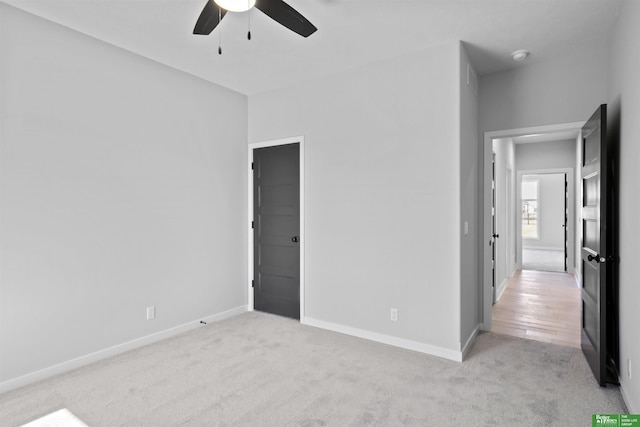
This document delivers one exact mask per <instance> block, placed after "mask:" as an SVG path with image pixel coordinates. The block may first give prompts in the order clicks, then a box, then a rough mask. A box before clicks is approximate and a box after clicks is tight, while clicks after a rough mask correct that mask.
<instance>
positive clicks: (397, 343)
mask: <svg viewBox="0 0 640 427" xmlns="http://www.w3.org/2000/svg"><path fill="white" fill-rule="evenodd" d="M302 324H304V325H308V326H313V327H315V328H320V329H326V330H328V331H333V332H339V333H341V334H345V335H350V336H353V337H358V338H363V339H365V340H369V341H374V342H379V343H382V344H387V345H392V346H394V347H399V348H404V349H407V350H413V351H417V352H420V353H425V354H429V355H431V356H438V357H442V358H443V359H448V360H453V361H454V362H462V352H461V351H456V350H451V349H448V348H444V347H438V346H434V345H430V344H425V343H421V342H418V341H413V340H408V339H404V338H398V337H393V336H391V335H385V334H380V333H377V332H371V331H366V330H364V329H358V328H353V327H351V326H344V325H339V324H337V323H331V322H325V321H324V320H318V319H312V318H310V317H305V318H304V320H303V321H302Z"/></svg>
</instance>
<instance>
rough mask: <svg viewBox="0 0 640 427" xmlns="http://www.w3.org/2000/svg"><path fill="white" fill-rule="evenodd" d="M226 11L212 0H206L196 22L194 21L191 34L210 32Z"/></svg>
mask: <svg viewBox="0 0 640 427" xmlns="http://www.w3.org/2000/svg"><path fill="white" fill-rule="evenodd" d="M226 13H227V11H226V10H224V9H222V8H221V7H219V6H218V5H217V4H215V3H214V2H213V0H207V3H206V4H205V5H204V9H202V12H201V13H200V17H199V18H198V22H196V26H195V28H194V29H193V34H202V35H205V36H206V35H207V34H211V31H213V29H214V28H216V26H217V25H218V23H219V22H220V21H221V20H222V18H224V15H225V14H226Z"/></svg>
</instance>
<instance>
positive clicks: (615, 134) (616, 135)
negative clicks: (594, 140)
mask: <svg viewBox="0 0 640 427" xmlns="http://www.w3.org/2000/svg"><path fill="white" fill-rule="evenodd" d="M621 105H622V103H621V100H620V96H619V95H618V96H617V97H616V98H615V99H614V100H613V102H611V103H609V104H608V105H607V139H608V147H609V159H610V161H609V164H610V166H611V167H610V168H609V171H608V174H609V180H610V181H609V182H612V183H613V185H611V188H612V190H613V191H610V193H611V194H608V195H607V197H608V198H609V200H610V203H609V206H610V211H609V212H607V215H608V216H609V218H610V219H611V224H612V225H613V229H612V230H609V231H608V232H609V233H611V234H613V236H612V238H611V245H612V247H608V248H607V254H615V261H614V262H612V263H611V265H610V268H608V269H607V275H608V277H607V282H608V283H611V298H610V301H611V302H610V306H609V308H608V312H609V313H611V318H610V319H609V320H608V321H607V337H609V338H608V339H609V343H610V348H611V351H612V353H613V354H612V358H613V361H614V362H615V364H616V366H617V367H618V372H620V368H621V366H620V360H619V359H620V345H619V342H618V341H619V329H618V324H619V321H620V320H619V318H620V311H619V307H620V304H619V302H620V284H619V283H618V280H619V276H618V269H619V266H620V254H619V253H618V248H619V245H618V242H619V241H620V240H619V239H620V229H619V226H618V224H620V209H619V205H620V202H619V198H618V194H620V182H619V177H620V173H619V171H618V167H619V166H618V165H620V128H621V126H620V125H621V119H620V117H621V114H620V109H621Z"/></svg>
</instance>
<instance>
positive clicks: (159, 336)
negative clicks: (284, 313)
mask: <svg viewBox="0 0 640 427" xmlns="http://www.w3.org/2000/svg"><path fill="white" fill-rule="evenodd" d="M246 311H247V306H246V305H243V306H240V307H236V308H233V309H231V310H227V311H223V312H222V313H218V314H213V315H210V316H207V317H205V318H201V319H198V320H193V321H191V322H187V323H184V324H182V325H179V326H175V327H173V328H169V329H167V330H164V331H161V332H156V333H154V334H151V335H147V336H145V337H141V338H137V339H135V340H131V341H127V342H125V343H122V344H118V345H115V346H113V347H109V348H105V349H104V350H99V351H96V352H94V353H90V354H87V355H84V356H80V357H78V358H76V359H72V360H69V361H66V362H62V363H59V364H57V365H53V366H50V367H48V368H44V369H41V370H39V371H35V372H31V373H28V374H26V375H22V376H20V377H18V378H13V379H10V380H7V381H3V382H1V383H0V393H4V392H7V391H11V390H15V389H17V388H19V387H23V386H26V385H29V384H33V383H35V382H38V381H42V380H45V379H47V378H51V377H53V376H56V375H59V374H62V373H65V372H68V371H71V370H73V369H77V368H81V367H83V366H86V365H89V364H91V363H95V362H98V361H100V360H103V359H106V358H108V357H112V356H116V355H118V354H121V353H125V352H127V351H131V350H135V349H136V348H140V347H143V346H145V345H148V344H152V343H154V342H158V341H162V340H165V339H167V338H170V337H172V336H174V335H178V334H181V333H183V332H187V331H190V330H192V329H195V328H198V327H200V326H202V324H201V323H200V321H204V322H207V323H210V322H211V323H213V322H219V321H221V320H224V319H228V318H229V317H233V316H236V315H238V314H242V313H245V312H246Z"/></svg>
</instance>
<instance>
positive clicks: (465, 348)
mask: <svg viewBox="0 0 640 427" xmlns="http://www.w3.org/2000/svg"><path fill="white" fill-rule="evenodd" d="M480 326H481V325H478V326H476V328H475V329H474V330H473V332H472V333H471V335H470V336H469V339H468V340H467V342H466V343H464V346H463V347H462V360H464V359H465V358H466V357H467V353H468V352H469V350H471V347H472V346H473V343H474V342H475V341H476V337H477V336H478V334H479V333H480Z"/></svg>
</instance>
